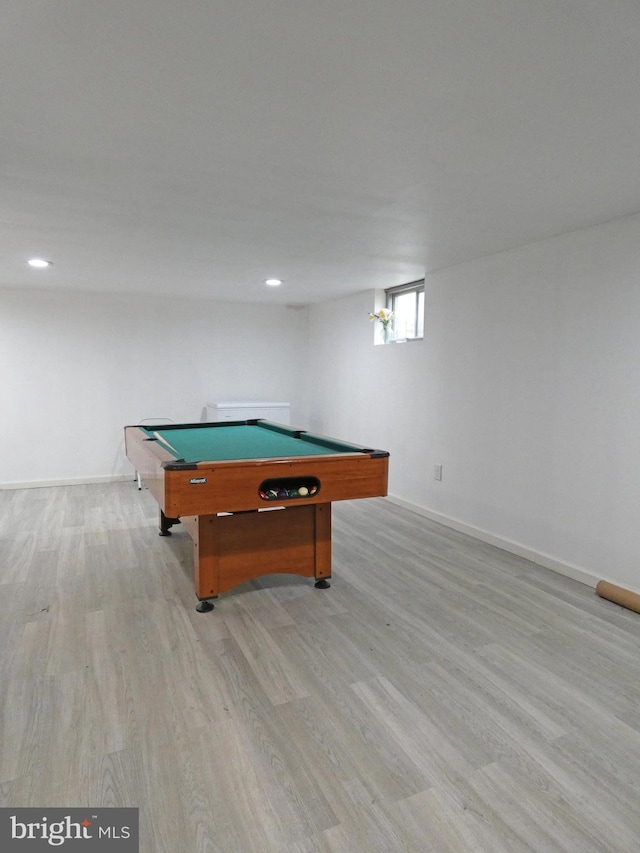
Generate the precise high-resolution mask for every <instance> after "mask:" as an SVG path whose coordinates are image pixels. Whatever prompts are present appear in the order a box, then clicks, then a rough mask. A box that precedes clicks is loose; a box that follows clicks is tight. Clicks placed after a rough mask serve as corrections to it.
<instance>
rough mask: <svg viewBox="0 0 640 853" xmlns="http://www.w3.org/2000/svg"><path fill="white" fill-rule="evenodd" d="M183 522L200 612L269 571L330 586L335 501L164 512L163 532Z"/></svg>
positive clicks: (318, 584)
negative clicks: (172, 514) (182, 514)
mask: <svg viewBox="0 0 640 853" xmlns="http://www.w3.org/2000/svg"><path fill="white" fill-rule="evenodd" d="M178 522H182V524H183V525H184V527H185V529H186V530H187V532H188V533H189V535H190V536H191V539H192V540H193V564H194V575H195V591H196V595H197V597H198V598H199V599H200V604H199V605H198V607H197V610H199V611H200V612H207V611H208V610H211V609H212V608H213V605H212V604H210V602H209V601H208V599H211V598H217V597H218V595H220V594H221V593H223V592H227V590H229V589H232V588H233V587H234V586H237V585H238V584H241V583H244V582H245V581H248V580H252V579H254V578H258V577H262V576H263V575H270V574H278V573H287V574H294V575H299V576H301V577H308V578H315V581H316V584H315V585H316V587H317V588H318V589H326V588H328V587H329V586H330V584H329V583H328V580H327V579H328V578H330V577H331V503H315V504H306V505H304V506H287V507H281V508H280V507H278V508H274V509H271V508H270V509H268V510H250V511H247V512H235V513H214V514H212V515H193V516H185V517H181V518H180V519H176V518H169V517H167V516H165V515H164V513H163V512H162V511H161V513H160V535H161V536H170V535H171V531H170V529H169V528H170V527H172V526H173V525H174V524H176V523H178Z"/></svg>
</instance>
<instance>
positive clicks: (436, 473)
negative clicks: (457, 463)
mask: <svg viewBox="0 0 640 853" xmlns="http://www.w3.org/2000/svg"><path fill="white" fill-rule="evenodd" d="M433 479H434V480H442V465H434V466H433Z"/></svg>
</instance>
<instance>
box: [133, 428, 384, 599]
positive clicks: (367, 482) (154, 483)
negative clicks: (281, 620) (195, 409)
mask: <svg viewBox="0 0 640 853" xmlns="http://www.w3.org/2000/svg"><path fill="white" fill-rule="evenodd" d="M125 449H126V454H127V457H128V459H129V460H130V462H131V463H132V464H133V465H134V466H135V468H136V471H137V472H138V474H139V475H140V477H141V479H142V481H143V482H144V483H145V484H146V485H147V487H148V488H149V491H150V492H151V493H152V495H153V496H154V498H155V499H156V501H157V502H158V505H159V507H160V535H162V536H169V535H171V530H170V528H171V527H172V526H173V525H175V524H178V523H179V522H182V524H183V525H184V527H185V529H186V530H187V531H188V533H189V534H190V536H191V538H192V540H193V555H194V575H195V592H196V596H197V597H198V599H199V601H200V603H199V605H198V607H197V609H198V610H200V611H201V612H206V611H208V610H211V609H212V608H213V605H212V604H211V603H210V601H209V599H213V598H217V597H218V595H220V594H221V593H223V592H226V591H227V590H229V589H231V588H232V587H234V586H236V585H237V584H240V583H243V582H244V581H246V580H250V579H252V578H256V577H260V576H261V575H268V574H276V573H279V572H286V573H290V574H295V575H301V576H302V577H310V578H315V581H316V584H315V585H316V587H318V588H321V589H322V588H326V587H328V586H329V583H328V580H327V579H328V578H330V577H331V503H332V502H333V501H339V500H353V499H356V498H369V497H378V496H383V495H386V494H387V479H388V464H389V454H388V453H387V452H386V451H383V450H374V449H372V448H367V447H360V446H358V445H355V444H349V443H348V442H345V441H339V440H337V439H332V438H327V437H325V436H320V435H314V434H313V433H310V432H307V431H305V430H301V429H296V428H293V427H289V426H285V425H283V424H277V423H273V422H270V421H266V420H261V419H255V420H243V421H232V422H228V421H226V422H215V423H194V424H170V425H167V424H162V425H159V424H158V425H153V424H145V425H144V426H141V425H136V426H127V427H125Z"/></svg>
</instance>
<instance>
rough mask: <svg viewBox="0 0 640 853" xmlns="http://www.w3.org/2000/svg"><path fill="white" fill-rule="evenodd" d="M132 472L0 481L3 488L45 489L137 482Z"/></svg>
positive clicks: (0, 487)
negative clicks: (127, 481) (21, 481)
mask: <svg viewBox="0 0 640 853" xmlns="http://www.w3.org/2000/svg"><path fill="white" fill-rule="evenodd" d="M135 479H136V478H135V476H134V475H132V474H117V475H112V474H104V475H102V476H99V477H77V478H71V479H65V480H25V481H24V482H23V483H0V491H1V490H3V489H44V488H49V487H51V486H90V485H94V484H96V483H122V482H124V481H125V480H131V482H132V483H133V482H135Z"/></svg>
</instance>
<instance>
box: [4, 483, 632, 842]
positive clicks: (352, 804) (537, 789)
mask: <svg viewBox="0 0 640 853" xmlns="http://www.w3.org/2000/svg"><path fill="white" fill-rule="evenodd" d="M157 525H158V510H157V506H156V504H155V501H154V500H153V498H152V497H151V495H150V494H149V493H148V492H147V491H146V490H142V491H138V489H137V488H136V486H135V482H134V481H133V478H132V479H131V482H129V481H127V482H124V483H111V484H99V485H85V486H73V487H61V486H57V487H52V488H38V489H25V490H5V491H0V591H1V592H2V609H1V610H0V651H1V654H0V805H7V806H13V807H20V806H46V805H51V806H54V805H58V806H69V807H70V806H86V807H90V806H112V807H115V806H134V807H138V808H139V809H140V827H141V846H140V850H141V851H142V853H254V851H255V853H347V851H348V853H377V851H380V853H396V851H398V853H405V851H406V853H413V851H415V853H635V851H636V850H638V849H639V848H638V838H640V809H639V808H638V803H639V802H640V719H639V717H640V715H639V714H638V708H639V707H640V616H638V614H634V613H632V612H630V611H626V610H624V609H622V608H620V607H618V606H617V605H614V604H612V603H611V602H607V601H605V600H603V599H600V598H599V597H598V596H596V595H595V593H594V591H593V590H592V589H590V588H588V587H586V586H584V585H582V584H580V583H578V582H576V581H573V580H571V579H569V578H566V577H562V576H560V575H557V574H554V573H553V572H550V571H549V570H548V569H545V568H542V567H540V566H537V565H534V564H533V563H530V562H528V561H527V560H525V559H523V558H521V557H516V556H514V555H511V554H508V553H506V552H504V551H501V550H499V549H497V548H494V547H493V546H491V545H488V544H486V543H482V542H478V541H477V540H474V539H472V538H470V537H468V536H465V535H464V534H462V533H459V532H457V531H454V530H450V529H448V528H446V527H443V526H441V525H438V524H437V523H435V522H433V521H431V520H429V519H425V518H423V517H421V516H418V515H416V514H414V513H411V512H409V511H408V510H406V509H403V508H402V507H399V506H397V505H395V504H393V503H391V502H389V501H387V500H384V499H372V500H368V501H354V502H343V503H338V504H336V505H334V508H333V578H332V581H331V588H330V589H328V590H316V589H315V588H314V587H313V582H312V581H311V580H309V579H305V578H300V577H295V576H287V575H272V576H265V577H262V578H257V579H255V580H252V581H249V582H246V583H244V584H242V585H240V586H239V587H237V588H236V589H234V590H231V591H229V592H228V593H225V594H224V595H223V596H221V597H220V598H219V599H218V600H217V602H216V605H215V609H214V610H213V611H212V612H210V613H208V614H202V613H198V612H196V610H195V605H196V598H195V596H194V593H193V577H192V571H193V569H192V545H191V540H190V539H189V537H188V535H187V534H186V532H185V531H183V530H182V529H181V526H180V525H178V526H176V527H174V528H173V535H172V536H171V537H168V538H163V537H159V536H158V527H157Z"/></svg>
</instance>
